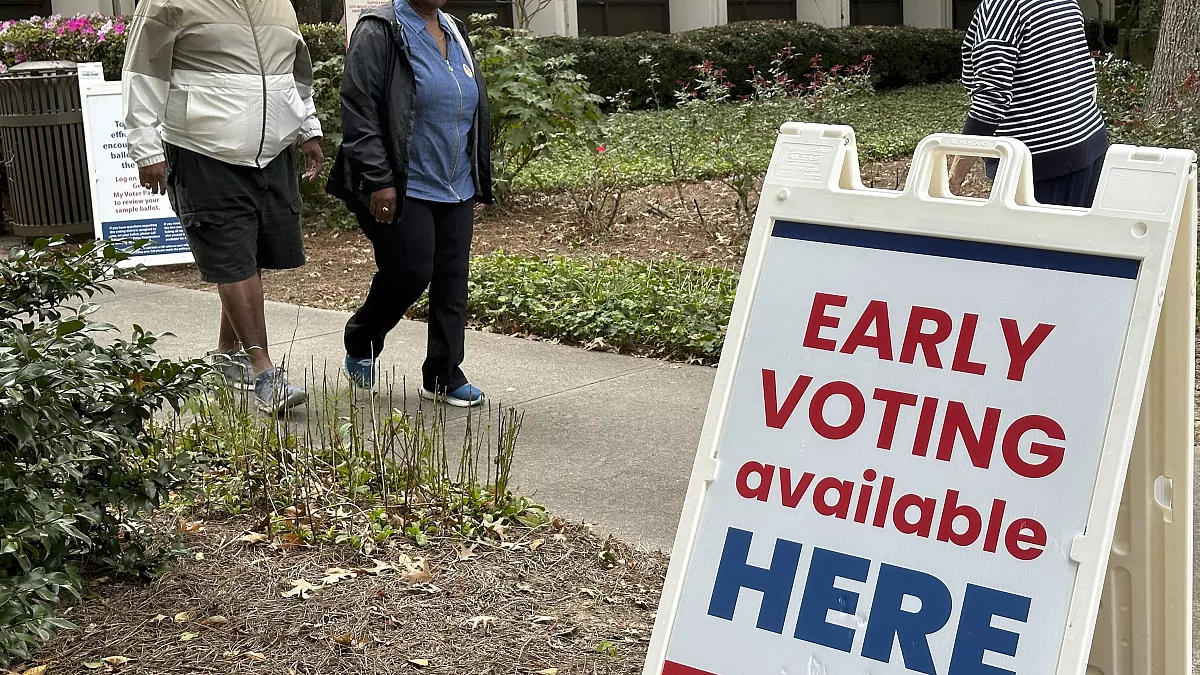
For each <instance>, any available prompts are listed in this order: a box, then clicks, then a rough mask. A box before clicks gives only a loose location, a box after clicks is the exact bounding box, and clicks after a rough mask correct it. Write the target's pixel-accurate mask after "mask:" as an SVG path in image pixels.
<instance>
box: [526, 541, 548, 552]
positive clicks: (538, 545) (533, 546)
mask: <svg viewBox="0 0 1200 675" xmlns="http://www.w3.org/2000/svg"><path fill="white" fill-rule="evenodd" d="M545 543H546V540H545V539H534V540H533V541H531V542H529V550H530V551H536V550H538V549H539V548H541V547H542V545H543V544H545Z"/></svg>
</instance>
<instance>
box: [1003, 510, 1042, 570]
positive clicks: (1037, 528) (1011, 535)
mask: <svg viewBox="0 0 1200 675" xmlns="http://www.w3.org/2000/svg"><path fill="white" fill-rule="evenodd" d="M1026 530H1028V531H1029V534H1025V532H1026ZM1022 544H1030V546H1028V547H1025V546H1022ZM1004 547H1005V548H1007V549H1008V554H1009V555H1011V556H1012V557H1014V558H1016V559H1017V560H1033V559H1034V558H1036V557H1038V556H1039V555H1041V554H1042V551H1043V550H1044V549H1045V548H1046V528H1045V526H1043V525H1042V524H1041V523H1039V522H1038V521H1036V520H1034V519H1033V518H1018V519H1016V520H1014V521H1013V522H1012V524H1011V525H1009V526H1008V532H1006V533H1005V535H1004Z"/></svg>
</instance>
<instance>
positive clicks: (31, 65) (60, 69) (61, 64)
mask: <svg viewBox="0 0 1200 675" xmlns="http://www.w3.org/2000/svg"><path fill="white" fill-rule="evenodd" d="M78 69H79V64H77V63H75V62H74V61H26V62H24V63H18V64H17V65H15V66H13V67H11V68H9V69H8V72H10V73H11V72H14V71H15V72H43V73H73V72H75V71H76V70H78Z"/></svg>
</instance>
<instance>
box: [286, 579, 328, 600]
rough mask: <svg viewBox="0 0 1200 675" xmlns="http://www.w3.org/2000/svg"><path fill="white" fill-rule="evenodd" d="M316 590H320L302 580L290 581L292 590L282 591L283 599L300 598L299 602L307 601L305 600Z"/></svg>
mask: <svg viewBox="0 0 1200 675" xmlns="http://www.w3.org/2000/svg"><path fill="white" fill-rule="evenodd" d="M318 590H320V589H319V588H317V587H316V586H313V585H312V584H310V583H308V582H307V581H305V580H304V579H293V580H292V590H290V591H284V592H283V597H285V598H300V599H301V600H307V599H309V598H311V597H312V594H313V593H315V592H317V591H318Z"/></svg>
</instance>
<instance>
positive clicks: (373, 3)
mask: <svg viewBox="0 0 1200 675" xmlns="http://www.w3.org/2000/svg"><path fill="white" fill-rule="evenodd" d="M382 4H383V3H381V2H379V1H378V0H343V6H344V7H345V14H344V16H343V18H342V21H344V22H345V24H346V46H350V36H351V35H352V34H353V33H354V27H355V26H357V25H358V19H359V17H361V16H362V15H363V14H366V13H367V12H369V11H371V10H373V9H375V8H376V7H378V6H380V5H382Z"/></svg>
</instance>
